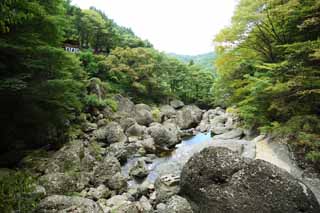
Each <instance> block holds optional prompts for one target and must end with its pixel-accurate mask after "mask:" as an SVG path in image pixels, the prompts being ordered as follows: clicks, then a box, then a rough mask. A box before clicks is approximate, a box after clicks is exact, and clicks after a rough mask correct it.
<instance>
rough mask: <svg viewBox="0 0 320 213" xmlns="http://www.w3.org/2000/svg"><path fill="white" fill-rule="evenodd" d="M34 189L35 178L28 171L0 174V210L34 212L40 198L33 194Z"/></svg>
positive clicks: (5, 211) (9, 212)
mask: <svg viewBox="0 0 320 213" xmlns="http://www.w3.org/2000/svg"><path fill="white" fill-rule="evenodd" d="M34 189H35V188H34V179H33V178H32V177H31V176H30V175H29V174H27V173H24V172H7V173H6V174H3V175H0V201H1V202H0V212H3V213H11V212H21V213H24V212H25V213H28V212H32V210H33V209H34V208H35V207H36V204H37V202H38V199H39V198H38V197H36V196H33V195H32V192H33V191H34Z"/></svg>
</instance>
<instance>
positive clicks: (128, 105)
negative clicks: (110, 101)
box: [115, 95, 135, 115]
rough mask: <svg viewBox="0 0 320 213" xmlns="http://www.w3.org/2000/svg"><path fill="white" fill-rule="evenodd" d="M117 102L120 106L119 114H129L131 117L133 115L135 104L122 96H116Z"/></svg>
mask: <svg viewBox="0 0 320 213" xmlns="http://www.w3.org/2000/svg"><path fill="white" fill-rule="evenodd" d="M115 100H116V102H117V104H118V112H120V113H127V114H129V115H130V114H132V112H133V111H134V107H135V106H134V103H133V102H132V101H131V100H130V99H128V98H125V97H123V96H121V95H116V96H115Z"/></svg>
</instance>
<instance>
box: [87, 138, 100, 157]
mask: <svg viewBox="0 0 320 213" xmlns="http://www.w3.org/2000/svg"><path fill="white" fill-rule="evenodd" d="M89 150H90V153H92V154H93V156H94V157H95V159H97V160H98V161H102V160H103V158H102V153H103V150H102V148H101V146H100V145H99V144H98V143H97V142H95V141H94V142H91V143H90V145H89Z"/></svg>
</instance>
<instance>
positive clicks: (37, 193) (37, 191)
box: [31, 185, 47, 199]
mask: <svg viewBox="0 0 320 213" xmlns="http://www.w3.org/2000/svg"><path fill="white" fill-rule="evenodd" d="M46 195H47V191H46V189H45V188H44V187H43V186H40V185H35V187H34V189H33V191H32V192H31V196H32V197H33V198H37V199H41V198H44V197H45V196H46Z"/></svg>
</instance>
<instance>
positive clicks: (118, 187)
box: [108, 172, 128, 194]
mask: <svg viewBox="0 0 320 213" xmlns="http://www.w3.org/2000/svg"><path fill="white" fill-rule="evenodd" d="M108 186H109V188H110V189H112V190H114V191H116V193H117V194H121V193H123V192H125V191H127V189H128V183H127V179H126V178H125V177H124V176H123V175H122V174H121V173H120V172H119V173H117V174H115V175H113V176H112V177H111V178H110V180H109V181H108Z"/></svg>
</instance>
